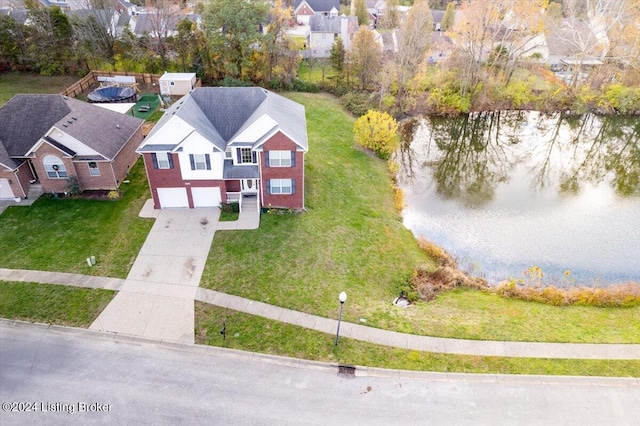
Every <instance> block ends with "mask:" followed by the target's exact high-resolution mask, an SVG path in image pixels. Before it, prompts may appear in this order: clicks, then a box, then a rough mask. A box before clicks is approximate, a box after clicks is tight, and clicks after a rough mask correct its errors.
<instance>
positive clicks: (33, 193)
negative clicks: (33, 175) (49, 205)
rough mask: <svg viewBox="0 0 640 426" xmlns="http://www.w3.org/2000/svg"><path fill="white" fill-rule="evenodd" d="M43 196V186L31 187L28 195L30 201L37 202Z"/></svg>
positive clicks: (35, 185) (34, 185)
mask: <svg viewBox="0 0 640 426" xmlns="http://www.w3.org/2000/svg"><path fill="white" fill-rule="evenodd" d="M42 194H44V191H43V190H42V185H40V184H33V185H30V186H29V192H28V193H27V198H28V199H30V200H36V199H38V197H40V196H41V195H42Z"/></svg>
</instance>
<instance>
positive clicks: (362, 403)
mask: <svg viewBox="0 0 640 426" xmlns="http://www.w3.org/2000/svg"><path fill="white" fill-rule="evenodd" d="M361 374H364V376H360V375H361ZM0 402H2V403H3V405H2V411H1V412H0V424H1V425H3V426H8V425H25V424H47V425H56V424H60V425H71V424H82V425H86V424H110V425H111V424H185V425H197V424H213V425H232V424H240V425H288V424H291V425H305V424H322V425H339V424H346V425H351V424H366V425H393V424H402V425H410V424H429V425H433V424H442V425H461V424H474V425H478V424H487V425H488V424H490V425H498V424H509V425H513V424H539V425H554V424H563V425H567V424H576V425H593V424H602V425H639V424H640V380H638V379H595V378H591V379H589V378H575V377H540V376H537V377H534V376H529V377H527V376H497V375H463V374H436V373H415V374H414V373H404V372H392V371H382V370H367V371H364V370H358V375H357V376H356V377H353V378H349V377H345V376H342V375H338V374H337V369H336V367H335V366H331V365H327V364H319V363H308V362H299V361H295V360H290V359H284V358H278V357H264V356H258V355H252V354H246V353H240V352H234V351H226V350H220V349H216V348H207V347H203V346H194V345H179V344H161V343H157V342H153V341H145V340H142V339H137V338H135V339H134V338H131V339H127V338H121V337H118V338H114V337H113V336H112V335H108V334H104V333H97V332H91V331H84V330H69V329H61V328H46V327H43V326H34V325H26V324H22V323H18V324H15V323H12V322H8V321H0ZM7 403H8V404H7ZM14 409H15V410H22V411H11V410H14ZM29 409H30V410H31V411H25V410H29Z"/></svg>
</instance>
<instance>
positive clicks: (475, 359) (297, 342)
mask: <svg viewBox="0 0 640 426" xmlns="http://www.w3.org/2000/svg"><path fill="white" fill-rule="evenodd" d="M195 309H196V317H195V318H196V326H195V332H196V343H198V344H205V345H211V346H220V347H225V348H233V349H239V350H244V351H251V352H260V353H267V354H272V355H281V356H289V357H294V358H299V359H307V360H314V361H324V362H339V363H343V364H351V365H363V366H369V367H380V368H389V369H400V370H419V371H435V372H460V373H484V374H541V375H571V376H610V377H640V360H586V359H576V360H574V359H542V358H507V357H489V356H468V355H451V354H439V353H430V352H420V351H415V350H406V349H398V348H392V347H385V346H380V345H375V344H372V343H367V342H360V341H357V340H353V339H349V338H340V343H339V345H338V346H337V347H336V346H335V345H334V340H333V339H334V336H333V335H329V334H326V333H322V332H319V331H314V330H307V329H304V328H302V327H298V326H294V325H291V324H285V323H280V322H278V321H274V320H269V319H265V318H261V317H256V316H253V315H249V314H245V313H241V312H237V311H232V310H230V309H226V308H221V307H217V306H212V305H207V304H206V303H201V302H196V305H195ZM223 321H224V322H225V324H226V332H227V337H226V339H224V340H223V338H222V336H221V335H220V328H221V326H222V323H223Z"/></svg>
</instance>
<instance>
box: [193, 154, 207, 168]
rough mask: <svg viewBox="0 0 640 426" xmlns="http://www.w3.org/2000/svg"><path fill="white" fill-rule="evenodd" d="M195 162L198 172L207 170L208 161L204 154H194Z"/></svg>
mask: <svg viewBox="0 0 640 426" xmlns="http://www.w3.org/2000/svg"><path fill="white" fill-rule="evenodd" d="M193 161H194V163H195V165H196V170H207V160H206V158H205V155H204V154H193Z"/></svg>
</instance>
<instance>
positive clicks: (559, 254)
mask: <svg viewBox="0 0 640 426" xmlns="http://www.w3.org/2000/svg"><path fill="white" fill-rule="evenodd" d="M404 133H405V134H411V135H413V140H412V141H410V143H409V142H408V143H406V144H405V145H404V146H403V147H402V149H401V150H400V151H399V152H398V153H397V161H398V162H399V163H400V172H399V173H398V180H399V184H400V186H401V188H402V189H403V190H404V191H405V200H406V203H407V207H406V209H405V210H404V212H403V217H404V222H405V225H406V226H407V227H408V228H409V229H411V230H412V231H413V232H414V234H416V235H418V236H422V237H424V238H426V239H428V240H431V241H433V242H435V243H438V244H440V245H441V246H443V247H444V248H445V249H447V250H448V251H450V252H451V253H452V254H454V255H455V256H456V258H457V259H458V260H459V263H460V264H461V266H462V267H463V268H464V269H467V270H469V271H471V272H473V273H475V274H477V275H480V276H484V277H486V278H488V279H489V280H491V281H498V280H502V279H505V278H507V277H516V278H518V277H522V273H523V271H525V270H526V269H527V268H529V267H531V266H539V267H541V268H542V270H543V272H544V273H545V276H546V277H547V279H549V280H550V281H554V282H556V283H558V284H562V283H568V284H571V283H573V282H580V283H594V282H595V283H607V282H618V281H624V280H636V281H640V120H639V119H638V118H637V117H599V116H595V115H585V116H580V117H575V116H574V117H567V116H563V114H555V115H544V114H540V113H537V112H514V111H508V112H505V111H503V112H486V113H476V114H471V115H469V116H464V117H461V118H456V119H444V118H434V117H428V118H423V119H420V120H414V121H413V122H408V123H405V128H404ZM566 270H570V271H571V278H570V279H567V277H566V276H565V275H564V271H566ZM574 280H575V281H574Z"/></svg>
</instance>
